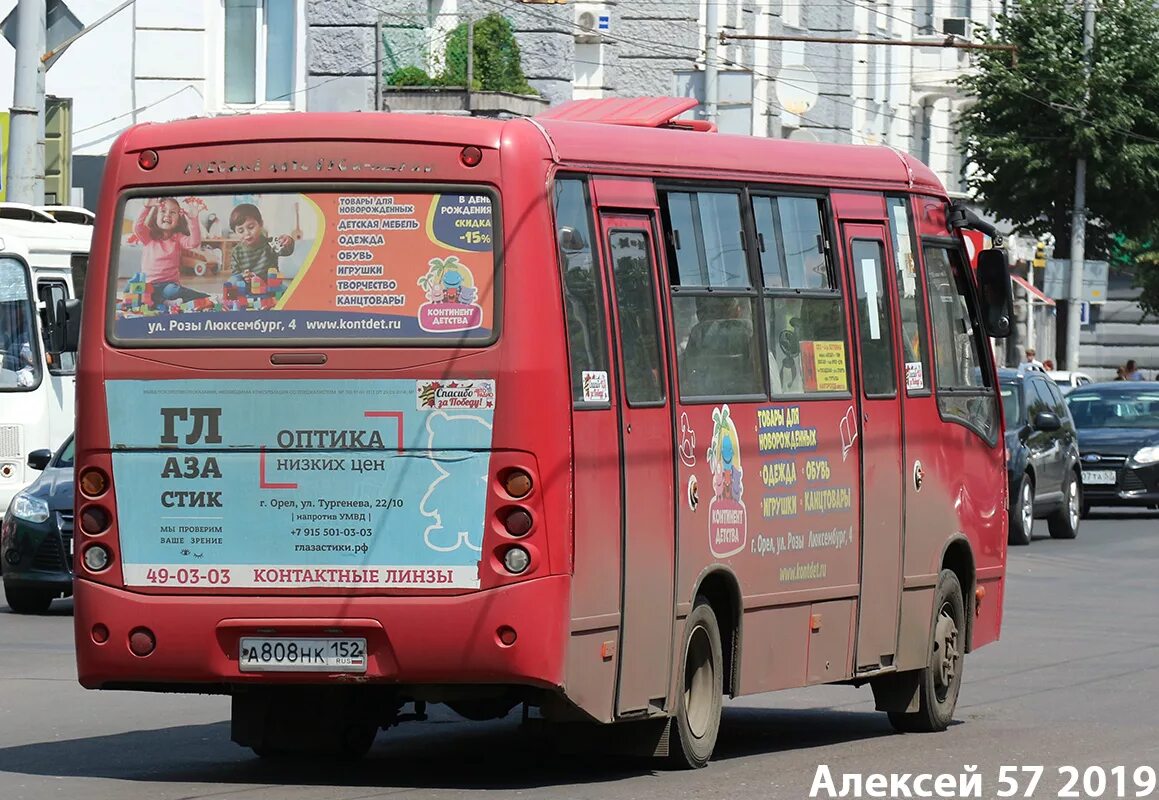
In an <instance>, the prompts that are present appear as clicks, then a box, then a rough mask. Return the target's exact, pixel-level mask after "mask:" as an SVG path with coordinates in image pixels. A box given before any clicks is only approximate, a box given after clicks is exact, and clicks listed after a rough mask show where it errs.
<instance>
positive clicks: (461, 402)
mask: <svg viewBox="0 0 1159 800" xmlns="http://www.w3.org/2000/svg"><path fill="white" fill-rule="evenodd" d="M432 383H433V384H435V385H433V386H432ZM494 396H495V387H494V382H493V381H487V380H474V381H436V382H432V381H414V380H364V381H341V382H331V381H278V380H246V381H230V380H172V381H170V380H166V381H109V382H108V384H107V398H108V414H109V428H110V434H111V440H112V443H113V445H112V446H113V450H114V453H113V468H114V470H115V471H116V474H117V475H119V476H120V475H125V476H127V477H128V480H129V481H130V483H129V484H128V485H131V486H133V487H134V490H133V491H132V492H124V493H122V494H120V495H118V497H117V516H118V518H119V520H120V531H121V547H122V563H123V568H124V575H125V583H126V585H129V586H182V587H194V588H196V587H200V588H215V587H216V588H221V587H223V586H229V587H233V588H244V587H267V588H291V587H303V588H305V587H312V588H322V587H360V586H361V587H366V588H370V587H378V588H406V587H414V586H427V587H429V588H458V589H463V588H478V586H479V571H478V563H479V559H480V551H481V549H482V539H483V525H484V514H485V506H486V492H487V489H486V477H487V475H488V470H489V467H490V454H489V449H490V447H491V430H492V418H493V414H494V405H495V404H494ZM255 398H260V399H261V402H255ZM178 447H179V448H180V450H178V449H177V448H178ZM416 453H419V454H421V455H419V456H418V457H416V456H415V454H416Z"/></svg>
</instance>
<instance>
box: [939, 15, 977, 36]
mask: <svg viewBox="0 0 1159 800" xmlns="http://www.w3.org/2000/svg"><path fill="white" fill-rule="evenodd" d="M972 27H973V23H971V22H970V18H969V17H943V18H942V33H944V34H945V35H946V36H957V37H959V38H962V39H969V38H970V33H971V28H972Z"/></svg>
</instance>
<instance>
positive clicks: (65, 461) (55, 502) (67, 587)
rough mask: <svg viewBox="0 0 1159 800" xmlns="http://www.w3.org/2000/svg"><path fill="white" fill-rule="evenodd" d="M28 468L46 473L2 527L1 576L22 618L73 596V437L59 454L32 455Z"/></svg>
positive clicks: (41, 452)
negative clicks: (56, 601)
mask: <svg viewBox="0 0 1159 800" xmlns="http://www.w3.org/2000/svg"><path fill="white" fill-rule="evenodd" d="M28 466H29V467H31V468H32V469H36V470H43V471H42V472H41V474H40V475H39V476H38V477H37V479H36V480H35V481H33V482H32V483H31V484H29V485H28V486H27V487H26V488H24V489H23V490H22V491H20V492H18V493H17V494H16V496H15V497H13V498H12V503H11V504H10V505H9V506H8V512H7V513H6V514H5V515H4V522H3V523H2V524H0V564H2V565H3V566H2V567H0V576H2V577H3V580H4V597H5V599H6V600H7V601H8V607H9V608H11V609H12V610H13V611H15V612H16V613H17V614H39V613H41V612H43V611H47V610H48V607H49V606H50V605H51V604H52V601H53V600H54V599H55V598H57V597H69V596H71V595H72V548H73V537H72V514H73V511H72V497H73V494H72V491H73V490H72V487H73V440H72V437H71V436H69V437H68V439H67V440H66V441H65V443H64V444H63V445H61V447H60V449H59V450H57V451H56V453H53V452H52V451H50V450H34V451H32V452H31V453H29V454H28Z"/></svg>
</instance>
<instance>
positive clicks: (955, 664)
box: [889, 569, 966, 733]
mask: <svg viewBox="0 0 1159 800" xmlns="http://www.w3.org/2000/svg"><path fill="white" fill-rule="evenodd" d="M965 644H966V606H965V602H964V601H963V599H962V585H961V584H960V583H959V582H958V576H957V575H955V574H954V573H953V572H952V571H951V570H948V569H943V570H942V573H941V574H940V575H939V576H938V585H937V588H936V590H935V591H934V618H933V624H932V626H931V629H930V657H929V662H928V664H927V666H926V667H925V668H924V669H922V670H921V673H920V675H919V678H918V710H917V711H913V712H901V711H891V712H889V721H890V723H891V724H892V725H893V727H894V728H895V729H896V730H898V731H900V732H903V733H919V732H920V733H933V732H937V731H944V730H945V729H946V728H948V727H949V725H950V722H952V721H953V719H954V709H955V708H956V707H957V705H958V692H959V690H960V689H961V687H962V663H963V657H964V655H965V653H964V650H965Z"/></svg>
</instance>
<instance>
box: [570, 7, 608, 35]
mask: <svg viewBox="0 0 1159 800" xmlns="http://www.w3.org/2000/svg"><path fill="white" fill-rule="evenodd" d="M611 19H612V18H611V15H610V14H609V13H608V10H607V8H606V7H605V6H604V5H602V4H600V3H576V6H575V40H576V42H578V43H580V44H598V43H599V42H602V41H603V40H604V34H605V33H608V32H609V31H610V30H611V27H612V25H611Z"/></svg>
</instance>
